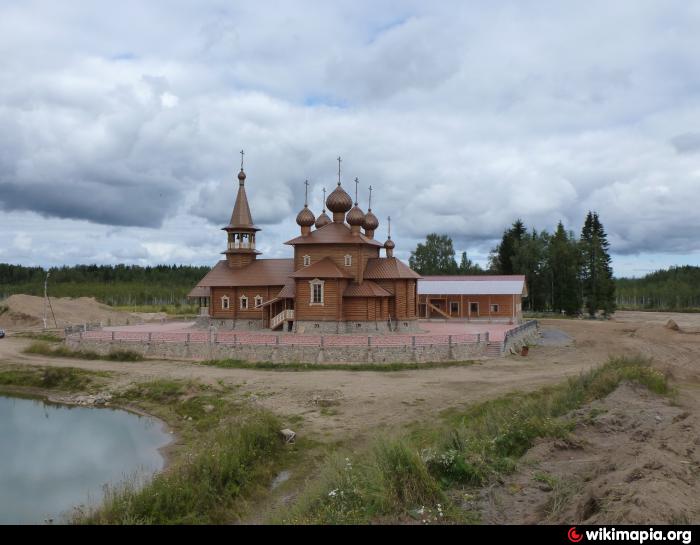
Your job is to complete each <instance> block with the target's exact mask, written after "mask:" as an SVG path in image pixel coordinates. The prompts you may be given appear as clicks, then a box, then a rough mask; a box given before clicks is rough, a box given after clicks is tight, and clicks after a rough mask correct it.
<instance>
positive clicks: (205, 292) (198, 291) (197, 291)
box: [187, 286, 211, 298]
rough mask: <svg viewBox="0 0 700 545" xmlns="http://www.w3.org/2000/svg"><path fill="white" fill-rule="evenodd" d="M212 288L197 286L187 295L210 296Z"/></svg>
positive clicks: (193, 296) (195, 296)
mask: <svg viewBox="0 0 700 545" xmlns="http://www.w3.org/2000/svg"><path fill="white" fill-rule="evenodd" d="M210 292H211V290H210V289H209V288H205V287H203V286H195V287H194V288H192V289H191V290H190V292H189V293H188V294H187V297H188V298H189V297H192V298H197V297H209V293H210Z"/></svg>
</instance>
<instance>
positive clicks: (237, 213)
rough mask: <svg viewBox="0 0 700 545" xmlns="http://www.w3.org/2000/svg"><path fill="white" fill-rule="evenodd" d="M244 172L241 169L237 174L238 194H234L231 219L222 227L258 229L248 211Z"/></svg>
mask: <svg viewBox="0 0 700 545" xmlns="http://www.w3.org/2000/svg"><path fill="white" fill-rule="evenodd" d="M244 184H245V173H244V172H243V170H241V172H240V173H239V174H238V195H236V203H235V204H234V206H233V213H232V214H231V220H230V221H229V224H228V225H227V226H226V227H224V229H231V230H233V229H250V230H254V231H260V228H259V227H256V225H255V224H254V223H253V216H252V214H251V213H250V206H248V196H247V195H246V192H245V185H244Z"/></svg>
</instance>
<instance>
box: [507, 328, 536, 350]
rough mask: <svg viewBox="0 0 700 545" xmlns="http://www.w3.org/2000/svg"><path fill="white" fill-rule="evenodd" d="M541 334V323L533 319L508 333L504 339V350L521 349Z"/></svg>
mask: <svg viewBox="0 0 700 545" xmlns="http://www.w3.org/2000/svg"><path fill="white" fill-rule="evenodd" d="M539 336H540V325H539V323H538V322H537V320H531V321H529V322H525V323H524V324H522V325H520V326H518V328H516V329H512V330H510V331H508V332H507V333H506V338H505V340H504V341H503V351H504V352H505V353H506V354H507V353H508V352H513V351H519V350H520V349H521V348H522V347H523V346H525V345H526V344H530V343H531V342H533V341H534V340H535V339H537V338H538V337H539Z"/></svg>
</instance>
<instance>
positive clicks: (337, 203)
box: [326, 183, 352, 214]
mask: <svg viewBox="0 0 700 545" xmlns="http://www.w3.org/2000/svg"><path fill="white" fill-rule="evenodd" d="M326 206H327V207H328V210H330V211H331V212H333V213H343V214H345V212H347V211H348V210H350V209H351V208H352V199H351V198H350V195H348V194H347V192H346V191H345V190H344V189H343V188H342V186H341V185H340V183H338V186H337V187H336V188H335V189H334V190H333V191H331V194H330V195H328V199H326Z"/></svg>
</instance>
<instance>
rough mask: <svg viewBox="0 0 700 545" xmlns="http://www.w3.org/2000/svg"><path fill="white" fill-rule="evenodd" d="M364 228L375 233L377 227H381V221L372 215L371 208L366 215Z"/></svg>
mask: <svg viewBox="0 0 700 545" xmlns="http://www.w3.org/2000/svg"><path fill="white" fill-rule="evenodd" d="M362 227H363V228H364V229H365V231H374V230H375V229H377V227H379V220H378V219H377V216H375V215H374V214H373V213H372V209H371V208H370V209H369V210H367V213H366V214H365V221H364V223H363V224H362Z"/></svg>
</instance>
